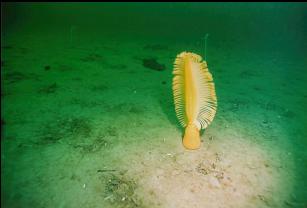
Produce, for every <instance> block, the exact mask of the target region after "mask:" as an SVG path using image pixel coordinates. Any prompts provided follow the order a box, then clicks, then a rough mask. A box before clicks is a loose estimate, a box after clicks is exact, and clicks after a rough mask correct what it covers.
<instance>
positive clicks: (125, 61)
mask: <svg viewBox="0 0 307 208" xmlns="http://www.w3.org/2000/svg"><path fill="white" fill-rule="evenodd" d="M80 30H81V29H80ZM63 34H64V35H63ZM210 38H211V39H210V41H211V42H210V45H209V49H208V66H209V70H210V71H211V73H212V75H213V78H214V80H215V86H216V92H217V97H218V111H217V114H216V117H215V119H214V121H213V123H212V124H211V125H210V126H209V127H208V128H207V129H206V131H205V132H204V133H203V134H202V136H201V139H202V146H201V149H199V150H197V151H187V150H185V149H184V148H183V146H182V144H181V136H182V132H183V129H182V128H181V127H180V126H179V124H178V121H177V119H176V115H175V112H174V106H173V100H172V99H173V97H172V91H171V79H172V73H171V72H172V63H173V61H174V58H175V57H176V55H177V54H178V53H179V52H181V51H183V50H190V49H191V48H193V46H192V44H193V42H196V41H197V40H191V41H182V42H181V41H178V39H177V40H172V39H167V38H163V37H150V38H146V37H144V36H137V37H129V36H124V35H123V36H121V35H120V34H117V35H116V36H99V35H97V36H95V35H88V34H87V32H86V31H82V32H81V31H80V32H78V34H75V36H74V39H73V40H72V41H68V39H69V35H68V33H67V34H65V32H64V31H56V32H55V31H31V32H29V31H26V30H20V31H19V32H16V33H8V34H6V36H4V37H2V40H3V42H2V44H1V46H2V48H1V60H2V61H4V62H3V66H1V75H2V76H1V81H2V84H1V111H2V115H1V118H2V119H3V121H4V122H5V123H4V124H3V127H2V128H3V129H2V130H3V132H2V136H1V182H2V183H1V199H2V200H1V205H2V206H3V207H63V208H64V207H68V208H69V207H84V208H85V207H104V208H109V207H127V208H130V207H131V208H132V207H142V208H143V207H144V208H147V207H153V208H156V207H157V208H158V207H166V208H186V207H191V208H192V207H195V208H198V207H210V208H218V207H236V208H237V207H242V208H243V207H244V208H249V207H276V208H279V207H306V206H307V201H306V196H307V195H306V193H307V192H306V186H307V182H306V177H307V175H306V164H307V156H306V145H307V142H306V137H307V134H306V112H305V111H306V110H305V109H306V103H307V102H306V101H307V91H306V86H307V85H306V83H307V76H306V60H304V59H302V58H301V57H295V56H294V55H293V51H291V50H289V51H288V52H285V51H280V50H275V49H274V50H273V49H272V50H270V47H269V46H268V47H267V48H265V50H264V48H261V47H259V48H257V47H256V45H254V44H251V45H246V44H245V45H242V44H240V40H239V39H232V40H228V42H227V41H223V42H220V41H219V40H218V39H217V38H216V39H215V38H214V37H210ZM154 46H156V47H154ZM152 57H153V58H157V60H158V61H159V62H160V63H163V64H165V66H166V69H165V70H164V71H156V70H152V69H149V68H146V67H144V66H143V64H142V59H144V58H152ZM45 66H50V69H48V70H45V68H44V67H45Z"/></svg>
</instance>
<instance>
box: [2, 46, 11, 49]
mask: <svg viewBox="0 0 307 208" xmlns="http://www.w3.org/2000/svg"><path fill="white" fill-rule="evenodd" d="M1 48H2V49H12V48H13V46H10V45H6V46H2V47H1Z"/></svg>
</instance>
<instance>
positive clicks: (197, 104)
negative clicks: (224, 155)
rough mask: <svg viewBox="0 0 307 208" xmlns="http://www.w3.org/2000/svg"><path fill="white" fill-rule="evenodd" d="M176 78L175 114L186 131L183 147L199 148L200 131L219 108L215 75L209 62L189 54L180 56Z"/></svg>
mask: <svg viewBox="0 0 307 208" xmlns="http://www.w3.org/2000/svg"><path fill="white" fill-rule="evenodd" d="M173 75H174V78H173V94H174V103H175V111H176V114H177V117H178V119H179V122H180V124H181V125H182V126H183V127H184V128H185V133H184V137H183V145H184V147H185V148H187V149H198V148H199V147H200V135H199V132H200V130H201V129H205V128H207V126H208V125H209V124H210V123H211V122H212V120H213V118H214V116H215V113H216V109H217V100H216V94H215V88H214V83H213V79H212V75H211V73H210V72H209V71H208V67H207V62H206V61H203V60H202V58H201V56H199V55H197V54H195V53H190V52H182V53H180V54H179V55H178V56H177V58H176V60H175V63H174V70H173Z"/></svg>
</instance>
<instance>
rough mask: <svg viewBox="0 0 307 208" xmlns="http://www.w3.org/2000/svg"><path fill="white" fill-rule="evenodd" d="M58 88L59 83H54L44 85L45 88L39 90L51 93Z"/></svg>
mask: <svg viewBox="0 0 307 208" xmlns="http://www.w3.org/2000/svg"><path fill="white" fill-rule="evenodd" d="M57 88H58V86H57V84H56V83H53V84H51V85H48V86H46V87H43V88H41V89H39V90H38V92H39V93H44V94H51V93H55V91H56V90H57Z"/></svg>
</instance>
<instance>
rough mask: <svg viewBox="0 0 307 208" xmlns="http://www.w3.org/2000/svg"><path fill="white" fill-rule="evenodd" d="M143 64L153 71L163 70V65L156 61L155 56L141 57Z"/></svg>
mask: <svg viewBox="0 0 307 208" xmlns="http://www.w3.org/2000/svg"><path fill="white" fill-rule="evenodd" d="M143 66H144V67H146V68H149V69H153V70H155V71H164V70H165V65H164V64H160V63H159V62H157V59H155V58H149V59H143Z"/></svg>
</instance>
